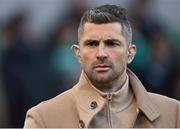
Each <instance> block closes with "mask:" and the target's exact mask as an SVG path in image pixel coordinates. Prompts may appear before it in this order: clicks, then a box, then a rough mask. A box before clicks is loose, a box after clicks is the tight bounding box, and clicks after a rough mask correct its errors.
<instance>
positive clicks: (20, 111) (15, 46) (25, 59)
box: [2, 14, 58, 127]
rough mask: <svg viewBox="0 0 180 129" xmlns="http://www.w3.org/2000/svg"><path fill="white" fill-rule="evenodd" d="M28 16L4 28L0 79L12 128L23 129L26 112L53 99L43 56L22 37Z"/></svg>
mask: <svg viewBox="0 0 180 129" xmlns="http://www.w3.org/2000/svg"><path fill="white" fill-rule="evenodd" d="M26 16H27V14H18V15H16V16H14V17H13V18H12V19H11V20H10V21H9V23H8V24H7V25H6V26H5V27H4V29H3V36H4V38H5V44H6V50H5V51H4V53H3V55H2V70H3V71H2V77H3V80H4V85H5V90H6V92H7V96H8V101H9V105H10V118H11V124H12V125H11V127H23V123H24V118H25V112H26V111H27V109H28V108H30V107H32V106H33V105H35V104H37V103H39V102H40V101H42V100H45V99H48V98H50V97H53V96H55V95H56V94H57V93H58V91H57V88H56V87H55V86H54V85H53V83H54V82H53V78H52V76H51V71H50V70H49V66H48V61H47V59H46V57H45V56H44V55H43V54H42V52H41V51H39V50H34V49H33V48H32V46H31V45H30V44H32V43H29V42H33V40H31V41H28V40H26V38H25V37H28V36H26V35H24V34H26V33H24V32H23V30H24V29H23V27H24V26H23V25H24V23H25V21H26Z"/></svg>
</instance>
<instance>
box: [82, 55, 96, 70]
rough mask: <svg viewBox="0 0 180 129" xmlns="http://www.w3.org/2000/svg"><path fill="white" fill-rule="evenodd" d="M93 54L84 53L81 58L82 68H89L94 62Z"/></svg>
mask: <svg viewBox="0 0 180 129" xmlns="http://www.w3.org/2000/svg"><path fill="white" fill-rule="evenodd" d="M93 59H94V57H93V54H92V53H89V52H84V53H82V56H81V65H82V67H85V68H89V67H90V66H91V64H92V62H93Z"/></svg>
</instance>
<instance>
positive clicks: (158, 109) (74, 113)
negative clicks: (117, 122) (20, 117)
mask: <svg viewBox="0 0 180 129" xmlns="http://www.w3.org/2000/svg"><path fill="white" fill-rule="evenodd" d="M127 74H128V76H129V85H130V87H131V89H132V91H133V93H134V96H135V99H136V103H137V116H136V117H135V118H134V121H133V122H132V123H133V124H132V125H129V128H132V127H137V128H177V127H178V128H180V102H179V101H177V100H175V99H171V98H168V97H165V96H162V95H158V94H154V93H149V92H147V91H146V90H145V88H144V87H143V85H142V83H141V82H140V81H139V79H138V78H137V77H136V75H135V74H134V73H133V72H131V71H130V70H129V69H128V70H127ZM106 101H107V100H106V99H104V98H103V97H101V96H100V95H99V94H98V92H97V91H96V90H94V88H93V87H92V86H91V85H90V84H89V82H88V80H87V79H86V76H85V75H84V72H82V74H81V77H80V80H79V82H78V83H77V84H76V85H75V86H74V87H73V88H71V89H70V90H68V91H66V92H64V93H62V94H60V95H58V96H56V97H55V98H52V99H50V100H47V101H44V102H42V103H40V104H38V105H37V106H35V107H33V108H31V109H30V110H29V111H28V112H27V114H26V119H25V124H24V128H88V127H89V125H90V122H91V121H92V119H93V117H94V116H95V115H96V114H97V113H98V112H99V111H100V110H101V109H102V108H103V107H104V105H105V103H106ZM92 105H93V108H92ZM125 117H128V116H125ZM122 119H123V118H122ZM119 128H122V127H119Z"/></svg>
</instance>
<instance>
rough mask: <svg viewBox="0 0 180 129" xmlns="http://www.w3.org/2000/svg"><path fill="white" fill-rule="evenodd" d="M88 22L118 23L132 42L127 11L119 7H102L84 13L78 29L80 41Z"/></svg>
mask: <svg viewBox="0 0 180 129" xmlns="http://www.w3.org/2000/svg"><path fill="white" fill-rule="evenodd" d="M86 22H89V23H95V24H104V23H113V22H118V23H120V24H121V26H122V33H123V34H124V36H125V37H126V39H127V41H128V42H129V43H131V42H132V30H131V25H130V22H129V20H128V18H127V11H126V9H125V8H122V7H121V6H119V5H102V6H99V7H96V8H94V9H90V10H87V11H86V12H84V14H83V16H82V17H81V21H80V24H79V28H78V40H80V36H81V35H82V33H83V29H84V24H85V23H86Z"/></svg>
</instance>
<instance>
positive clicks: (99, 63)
mask: <svg viewBox="0 0 180 129" xmlns="http://www.w3.org/2000/svg"><path fill="white" fill-rule="evenodd" d="M97 65H106V66H109V67H111V68H112V67H114V64H113V63H112V62H111V61H109V60H98V61H95V62H93V63H92V65H91V66H92V67H93V68H95V67H96V66H97Z"/></svg>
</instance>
